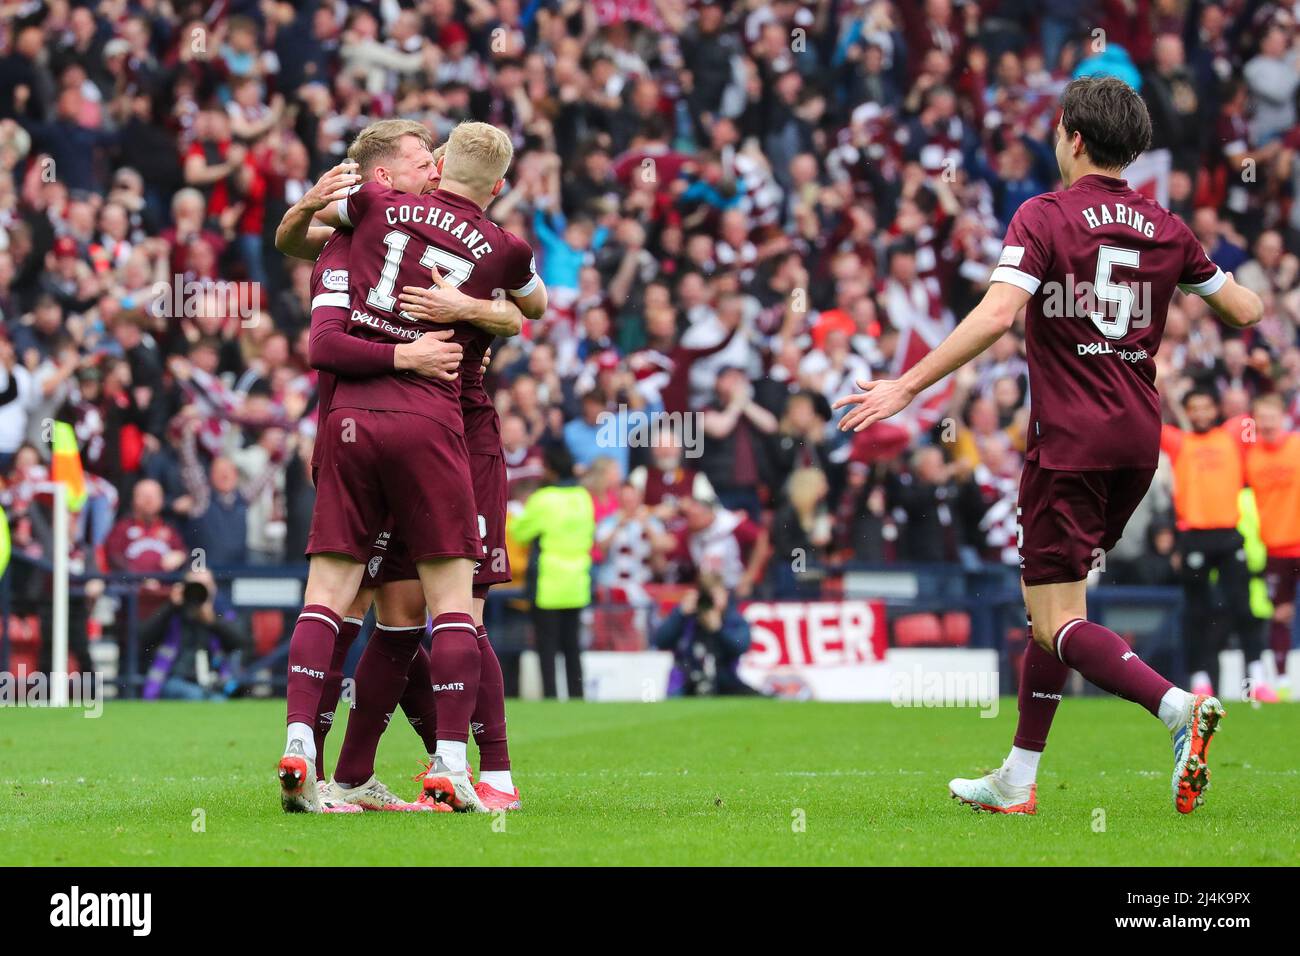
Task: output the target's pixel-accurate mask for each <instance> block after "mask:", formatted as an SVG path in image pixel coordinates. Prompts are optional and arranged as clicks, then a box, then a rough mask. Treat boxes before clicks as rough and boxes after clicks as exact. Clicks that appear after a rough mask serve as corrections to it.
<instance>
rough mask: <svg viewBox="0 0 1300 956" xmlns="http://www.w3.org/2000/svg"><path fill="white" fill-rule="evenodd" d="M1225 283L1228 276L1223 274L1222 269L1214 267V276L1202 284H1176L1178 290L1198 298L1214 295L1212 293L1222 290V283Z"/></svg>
mask: <svg viewBox="0 0 1300 956" xmlns="http://www.w3.org/2000/svg"><path fill="white" fill-rule="evenodd" d="M1227 281H1228V276H1227V275H1226V274H1225V273H1224V271H1223V270H1222V269H1219V268H1217V267H1216V268H1215V270H1214V275H1212V276H1210V277H1209V278H1208V279H1206V280H1205V281H1204V282H1195V283H1190V282H1189V283H1187V284H1185V285H1184V284H1183V283H1181V282H1180V283H1178V288H1180V289H1182V290H1183V291H1184V292H1190V293H1191V294H1192V295H1199V296H1206V295H1214V293H1216V292H1218V291H1219V290H1220V289H1222V288H1223V283H1225V282H1227Z"/></svg>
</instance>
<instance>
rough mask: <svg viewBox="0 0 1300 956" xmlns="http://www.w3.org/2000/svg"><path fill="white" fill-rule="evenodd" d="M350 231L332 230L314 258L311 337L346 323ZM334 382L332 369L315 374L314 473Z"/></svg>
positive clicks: (321, 446)
mask: <svg viewBox="0 0 1300 956" xmlns="http://www.w3.org/2000/svg"><path fill="white" fill-rule="evenodd" d="M351 246H352V234H351V233H350V232H347V231H346V230H343V229H338V230H335V232H334V235H332V236H330V238H329V240H328V241H327V242H326V243H325V246H324V248H322V249H321V251H320V255H319V256H317V257H316V267H315V268H314V269H312V273H311V335H312V336H313V337H314V336H315V335H316V333H317V330H318V328H319V327H320V325H321V323H331V322H339V323H344V324H346V322H347V317H348V250H349V249H350V248H351ZM336 382H337V379H336V378H335V375H334V373H333V372H327V371H324V370H320V371H318V372H317V373H316V423H317V426H316V427H317V440H316V443H315V444H314V445H313V446H312V450H311V467H312V474H313V475H314V474H315V473H316V471H317V469H319V468H320V459H321V453H322V451H323V450H324V445H323V443H322V441H321V440H320V434H319V433H320V431H321V429H322V428H323V426H324V425H325V419H327V418H328V417H329V414H330V405H331V403H332V402H333V401H334V386H335V384H336Z"/></svg>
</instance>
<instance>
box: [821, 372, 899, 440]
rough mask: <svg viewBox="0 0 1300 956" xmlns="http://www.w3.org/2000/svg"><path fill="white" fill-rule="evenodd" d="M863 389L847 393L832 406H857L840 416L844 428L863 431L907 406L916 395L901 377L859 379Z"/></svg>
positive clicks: (844, 430)
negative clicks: (872, 379)
mask: <svg viewBox="0 0 1300 956" xmlns="http://www.w3.org/2000/svg"><path fill="white" fill-rule="evenodd" d="M857 386H858V388H860V389H862V391H861V392H855V393H854V394H852V395H845V396H844V397H843V398H841V399H839V400H837V401H836V402H835V404H834V405H832V406H831V407H832V408H837V409H838V408H847V407H848V406H850V405H852V406H855V407H854V409H853V411H851V412H849V413H848V414H847V415H845V416H844V417H843V418H841V419H840V431H842V432H847V431H855V432H860V431H862V430H863V429H866V428H870V427H871V426H872V425H874V424H875V423H876V422H879V421H884V420H885V419H886V418H890V417H891V416H893V415H897V414H898V413H899V412H901V411H902V410H903V409H905V408H906V407H907V406H908V405H909V404H910V403H911V401H912V399H913V398H915V397H916V396H915V395H914V394H913V393H912V392H911V390H910V389H908V388H907V386H905V385H903V383H902V382H900V381H898V380H897V379H883V380H878V381H874V382H864V381H863V380H862V379H858V381H857Z"/></svg>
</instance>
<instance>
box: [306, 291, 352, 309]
mask: <svg viewBox="0 0 1300 956" xmlns="http://www.w3.org/2000/svg"><path fill="white" fill-rule="evenodd" d="M325 307H333V308H337V309H346V308H347V307H348V294H347V293H346V292H322V293H321V294H320V295H318V296H316V297H315V298H314V299H312V300H311V310H312V311H313V312H315V311H316V310H317V309H320V308H325Z"/></svg>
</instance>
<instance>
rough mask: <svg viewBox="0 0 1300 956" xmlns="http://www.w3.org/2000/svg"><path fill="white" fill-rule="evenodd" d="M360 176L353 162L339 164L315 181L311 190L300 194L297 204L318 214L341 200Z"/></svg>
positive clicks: (357, 181) (359, 179) (359, 180)
mask: <svg viewBox="0 0 1300 956" xmlns="http://www.w3.org/2000/svg"><path fill="white" fill-rule="evenodd" d="M359 182H361V174H360V172H359V170H358V168H357V164H356V163H354V162H350V161H349V162H343V163H339V164H338V165H337V166H335V167H334V168H333V169H331V170H329V171H328V172H326V173H325V174H324V175H323V176H321V178H320V179H318V180H316V182H315V184H314V185H313V186H312V187H311V189H309V190H307V191H306V192H305V193H303V194H302V198H301V199H299V200H298V202H299V204H300V205H301V206H303V208H305V209H310V210H311V211H312V212H320V210H322V209H324V208H325V207H326V206H328V205H329V204H330V203H332V202H336V201H338V200H340V199H342V198H343V197H344V196H346V195H347V194H348V190H350V189H351V188H352V187H353V186H355V185H356V184H357V183H359Z"/></svg>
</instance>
